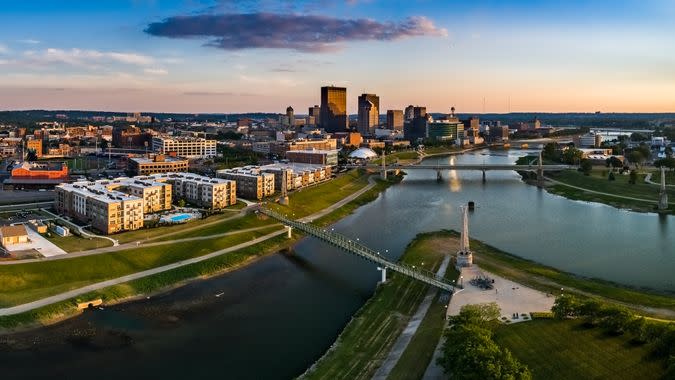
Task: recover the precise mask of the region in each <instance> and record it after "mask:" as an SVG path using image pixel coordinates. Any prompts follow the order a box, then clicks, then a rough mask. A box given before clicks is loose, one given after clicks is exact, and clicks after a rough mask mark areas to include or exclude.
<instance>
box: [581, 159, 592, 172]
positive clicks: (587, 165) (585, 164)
mask: <svg viewBox="0 0 675 380" xmlns="http://www.w3.org/2000/svg"><path fill="white" fill-rule="evenodd" d="M579 170H580V171H581V172H582V173H584V175H589V174H591V170H593V164H592V163H591V160H589V159H583V160H581V163H580V165H579Z"/></svg>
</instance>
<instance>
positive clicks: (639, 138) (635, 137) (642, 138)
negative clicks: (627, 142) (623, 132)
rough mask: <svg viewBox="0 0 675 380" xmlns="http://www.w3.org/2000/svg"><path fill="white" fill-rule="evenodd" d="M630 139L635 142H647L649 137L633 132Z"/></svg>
mask: <svg viewBox="0 0 675 380" xmlns="http://www.w3.org/2000/svg"><path fill="white" fill-rule="evenodd" d="M630 139H631V140H633V141H647V139H648V137H647V135H645V134H643V133H639V132H633V133H632V134H631V135H630Z"/></svg>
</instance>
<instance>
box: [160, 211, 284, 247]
mask: <svg viewBox="0 0 675 380" xmlns="http://www.w3.org/2000/svg"><path fill="white" fill-rule="evenodd" d="M275 223H276V221H275V220H272V219H261V218H259V217H258V216H257V215H255V214H248V215H245V216H242V217H237V218H232V219H229V220H223V221H222V222H220V223H216V224H212V225H210V226H206V227H202V228H197V229H193V230H190V231H185V232H178V233H175V234H171V235H169V236H166V237H160V238H157V239H154V240H153V241H168V240H177V239H184V238H190V237H197V236H209V235H215V234H221V233H225V232H232V231H236V230H243V229H247V228H253V227H262V226H266V225H270V226H271V225H273V224H275Z"/></svg>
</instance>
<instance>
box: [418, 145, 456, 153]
mask: <svg viewBox="0 0 675 380" xmlns="http://www.w3.org/2000/svg"><path fill="white" fill-rule="evenodd" d="M459 150H461V149H460V148H458V147H455V146H431V147H425V148H424V153H426V154H441V153H453V152H457V151H459Z"/></svg>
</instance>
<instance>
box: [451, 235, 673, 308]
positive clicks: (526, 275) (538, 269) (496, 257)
mask: <svg viewBox="0 0 675 380" xmlns="http://www.w3.org/2000/svg"><path fill="white" fill-rule="evenodd" d="M445 233H447V234H448V235H450V236H459V234H458V233H457V232H455V231H445ZM471 248H472V249H473V251H474V262H476V263H477V264H478V265H480V267H481V268H484V269H485V270H486V271H489V272H492V273H495V274H497V275H500V276H502V277H504V278H507V279H509V280H512V281H514V282H518V283H521V284H523V285H527V286H529V287H532V288H534V289H537V290H540V291H544V292H549V293H551V294H553V295H558V294H560V293H561V288H562V289H563V291H564V292H565V293H576V294H580V295H583V296H587V297H589V296H590V297H596V298H600V299H602V300H603V301H606V302H609V303H615V304H620V305H623V306H626V307H629V308H631V309H633V310H635V311H637V312H638V313H640V314H643V315H647V316H652V317H656V318H664V319H672V320H675V293H666V292H657V291H653V290H649V289H637V288H631V287H628V286H623V285H620V284H616V283H612V282H609V281H604V280H600V279H593V278H585V277H582V276H577V275H574V274H571V273H566V272H563V271H560V270H558V269H555V268H552V267H549V266H546V265H542V264H539V263H536V262H534V261H531V260H527V259H523V258H521V257H518V256H516V255H514V254H512V253H507V252H504V251H502V250H500V249H498V248H495V247H493V246H490V245H488V244H485V243H483V242H481V241H479V240H475V239H471Z"/></svg>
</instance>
